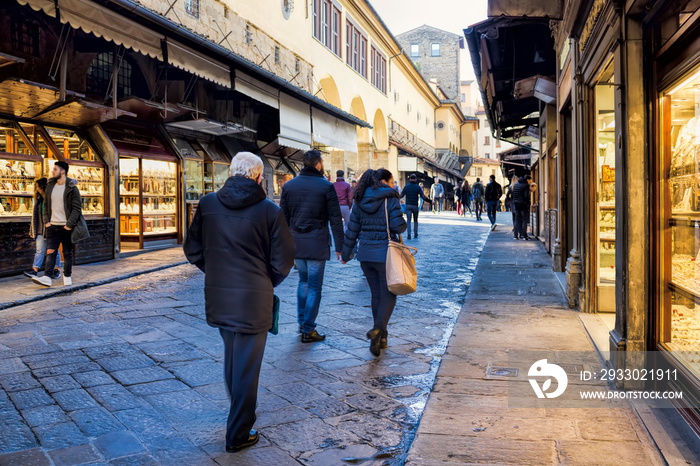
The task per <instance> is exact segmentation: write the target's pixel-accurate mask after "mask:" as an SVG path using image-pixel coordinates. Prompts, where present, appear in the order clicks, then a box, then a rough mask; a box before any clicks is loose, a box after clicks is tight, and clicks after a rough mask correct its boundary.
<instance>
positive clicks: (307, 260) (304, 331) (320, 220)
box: [280, 150, 344, 343]
mask: <svg viewBox="0 0 700 466" xmlns="http://www.w3.org/2000/svg"><path fill="white" fill-rule="evenodd" d="M280 207H281V208H282V211H283V212H284V216H285V217H286V218H287V222H288V223H289V227H290V228H291V230H292V236H294V242H295V243H296V258H295V259H296V265H297V269H298V270H299V286H298V288H297V320H298V322H299V333H301V342H302V343H312V342H316V341H323V340H325V339H326V336H325V335H321V334H320V333H318V332H317V331H316V317H317V316H318V310H319V308H320V306H321V294H322V292H323V276H324V273H325V270H326V261H328V260H330V258H331V254H330V247H331V236H330V234H329V232H328V224H329V223H330V226H331V230H332V232H333V242H334V243H335V251H336V256H337V257H338V259H340V252H341V251H342V249H343V239H344V233H343V216H342V214H341V212H340V204H339V203H338V195H337V194H336V192H335V189H334V188H333V185H332V184H331V183H330V182H329V181H328V180H326V179H325V178H324V176H323V157H322V156H321V153H320V152H319V151H317V150H310V151H308V152H306V153H305V154H304V168H302V170H301V173H299V176H297V177H296V178H294V179H291V180H289V181H288V182H287V183H285V185H284V187H283V188H282V198H281V201H280Z"/></svg>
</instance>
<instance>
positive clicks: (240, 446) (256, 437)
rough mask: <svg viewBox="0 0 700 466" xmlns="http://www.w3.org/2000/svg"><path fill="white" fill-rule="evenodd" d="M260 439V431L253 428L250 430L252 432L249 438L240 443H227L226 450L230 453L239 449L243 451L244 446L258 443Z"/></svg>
mask: <svg viewBox="0 0 700 466" xmlns="http://www.w3.org/2000/svg"><path fill="white" fill-rule="evenodd" d="M259 441H260V434H259V433H258V431H257V430H255V429H252V430H251V431H250V434H249V435H248V440H246V441H245V442H243V443H239V444H238V445H226V451H227V452H228V453H236V452H237V451H241V450H243V449H244V448H248V447H252V446H253V445H255V444H256V443H258V442H259Z"/></svg>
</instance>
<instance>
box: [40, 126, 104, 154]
mask: <svg viewBox="0 0 700 466" xmlns="http://www.w3.org/2000/svg"><path fill="white" fill-rule="evenodd" d="M46 131H47V133H48V134H49V136H51V139H52V140H53V142H54V143H55V144H56V147H58V150H59V151H60V152H61V154H62V155H63V157H65V158H66V159H70V160H82V161H89V162H95V161H97V160H98V159H97V154H95V151H94V150H93V149H92V147H90V144H89V143H88V142H87V141H86V140H85V139H83V138H81V137H80V136H79V135H78V134H77V133H76V132H75V131H72V130H66V129H59V128H51V127H48V126H47V127H46Z"/></svg>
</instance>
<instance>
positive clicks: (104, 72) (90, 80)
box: [87, 52, 133, 97]
mask: <svg viewBox="0 0 700 466" xmlns="http://www.w3.org/2000/svg"><path fill="white" fill-rule="evenodd" d="M113 70H114V52H102V53H100V54H99V55H97V57H95V59H94V60H92V62H91V63H90V67H89V68H88V72H87V92H88V94H92V95H99V96H103V97H111V96H112V89H111V86H110V82H111V80H112V73H113ZM132 71H133V68H132V65H131V63H130V62H129V61H128V60H127V59H126V58H123V59H122V60H121V64H120V66H119V73H118V74H117V94H118V97H124V96H128V95H132V94H133V92H132V84H133V80H132Z"/></svg>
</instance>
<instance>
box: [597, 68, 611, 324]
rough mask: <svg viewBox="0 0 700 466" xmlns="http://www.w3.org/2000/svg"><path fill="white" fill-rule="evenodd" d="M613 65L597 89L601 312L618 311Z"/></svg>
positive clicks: (598, 229)
mask: <svg viewBox="0 0 700 466" xmlns="http://www.w3.org/2000/svg"><path fill="white" fill-rule="evenodd" d="M614 80H615V77H614V75H613V63H612V61H611V62H610V63H609V64H608V66H607V67H606V68H605V70H604V71H603V72H602V73H601V76H600V78H599V80H598V83H597V85H596V86H595V88H594V90H593V92H594V98H595V113H594V117H595V122H594V124H595V146H594V151H593V154H591V155H592V156H593V157H594V160H593V162H594V166H595V170H596V185H597V186H596V190H595V191H594V192H595V193H597V194H596V210H597V211H596V213H595V218H596V220H597V233H598V241H597V249H598V251H597V261H598V267H597V270H598V299H597V302H598V309H597V310H598V311H599V312H614V311H615V283H616V281H615V249H616V247H615V246H616V244H615V221H616V210H615V87H614V86H612V83H614V82H615V81H614Z"/></svg>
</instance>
